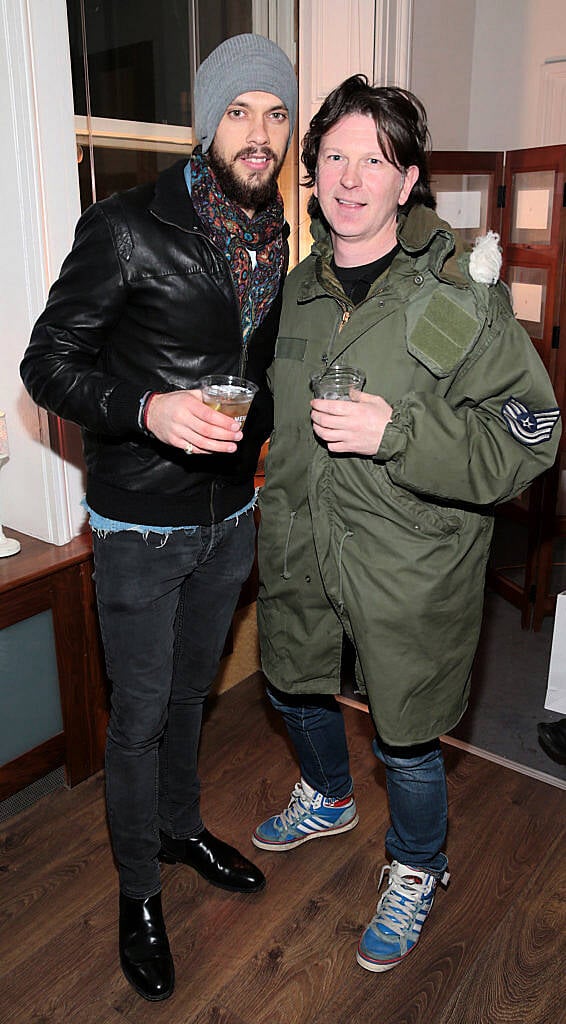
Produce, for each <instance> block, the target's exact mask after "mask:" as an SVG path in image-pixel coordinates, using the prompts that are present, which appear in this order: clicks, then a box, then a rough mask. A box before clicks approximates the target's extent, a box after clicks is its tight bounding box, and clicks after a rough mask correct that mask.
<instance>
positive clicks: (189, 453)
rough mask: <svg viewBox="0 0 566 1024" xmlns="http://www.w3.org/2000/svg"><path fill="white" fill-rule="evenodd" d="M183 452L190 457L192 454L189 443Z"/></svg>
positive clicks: (191, 447)
mask: <svg viewBox="0 0 566 1024" xmlns="http://www.w3.org/2000/svg"><path fill="white" fill-rule="evenodd" d="M184 450H185V455H192V454H193V445H192V444H191V442H190V441H189V443H188V445H186V446H185V449H184Z"/></svg>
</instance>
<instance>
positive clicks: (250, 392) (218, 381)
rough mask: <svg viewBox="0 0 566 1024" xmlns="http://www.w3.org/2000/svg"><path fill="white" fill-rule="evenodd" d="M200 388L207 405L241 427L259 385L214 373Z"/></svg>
mask: <svg viewBox="0 0 566 1024" xmlns="http://www.w3.org/2000/svg"><path fill="white" fill-rule="evenodd" d="M198 387H199V388H200V390H201V391H202V400H203V402H204V403H205V405H209V406H210V408H211V409H216V411H217V412H222V413H224V415H225V416H231V417H232V419H234V420H236V421H237V422H238V423H239V424H240V426H241V427H242V426H243V425H244V422H245V419H246V416H247V415H248V412H249V409H250V405H251V404H252V401H253V397H254V395H255V393H256V391H257V390H258V387H257V384H253V383H252V381H251V380H244V378H243V377H233V376H232V375H231V374H226V373H213V374H210V375H209V376H208V377H203V378H202V380H200V381H199V383H198Z"/></svg>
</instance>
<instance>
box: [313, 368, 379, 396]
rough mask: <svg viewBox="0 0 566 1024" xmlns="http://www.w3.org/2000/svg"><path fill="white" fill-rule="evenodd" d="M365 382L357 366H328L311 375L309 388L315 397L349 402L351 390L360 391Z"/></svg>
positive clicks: (363, 375)
mask: <svg viewBox="0 0 566 1024" xmlns="http://www.w3.org/2000/svg"><path fill="white" fill-rule="evenodd" d="M365 382H366V375H365V373H364V371H363V370H359V369H358V368H357V366H341V365H340V364H339V363H337V364H336V365H335V366H329V367H328V368H327V369H326V370H324V372H323V373H315V374H313V375H312V377H311V390H312V392H313V394H314V397H315V398H331V399H339V400H340V401H342V402H350V401H351V398H350V393H351V392H352V391H361V390H362V389H363V386H364V384H365Z"/></svg>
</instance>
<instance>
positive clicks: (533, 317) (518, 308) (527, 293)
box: [511, 281, 542, 324]
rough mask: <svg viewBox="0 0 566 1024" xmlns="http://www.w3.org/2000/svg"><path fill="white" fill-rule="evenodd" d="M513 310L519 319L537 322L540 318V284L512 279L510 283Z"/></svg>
mask: <svg viewBox="0 0 566 1024" xmlns="http://www.w3.org/2000/svg"><path fill="white" fill-rule="evenodd" d="M511 295H512V297H513V310H514V313H515V316H516V317H518V319H519V320H530V321H531V323H534V324H539V323H540V322H541V319H542V285H541V284H525V282H524V281H513V282H512V284H511Z"/></svg>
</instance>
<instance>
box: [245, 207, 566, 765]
mask: <svg viewBox="0 0 566 1024" xmlns="http://www.w3.org/2000/svg"><path fill="white" fill-rule="evenodd" d="M313 235H314V237H315V244H314V246H313V249H312V252H311V254H310V255H309V256H308V257H307V258H306V259H305V260H303V262H302V263H301V264H300V265H299V266H298V267H296V268H295V270H293V272H292V273H291V274H290V275H289V277H288V279H287V283H286V286H285V294H284V302H283V311H282V316H281V323H280V329H279V337H278V341H277V345H276V350H275V359H274V362H273V364H272V367H271V370H270V374H269V376H270V382H271V387H272V391H273V394H274V401H275V421H274V431H273V435H272V438H271V443H270V448H269V454H268V457H267V460H266V483H265V486H264V487H263V488H262V492H261V497H260V506H261V526H260V540H259V564H260V591H259V599H258V621H259V630H260V643H261V656H262V665H263V670H264V672H265V674H266V676H267V677H268V679H269V680H270V682H271V683H272V684H273V685H274V686H275V687H277V688H278V689H280V690H282V691H284V692H289V693H292V694H295V695H298V694H311V695H312V694H315V693H338V692H339V688H340V662H341V651H342V631H343V629H344V630H345V631H346V633H347V634H348V635H349V637H350V638H351V639H352V640H353V642H354V645H355V649H356V653H357V665H356V673H357V679H358V683H359V686H360V688H361V690H362V691H365V692H367V694H368V698H369V701H370V706H371V710H372V714H373V717H374V720H375V723H376V726H377V729H378V731H379V733H380V735H381V737H382V739H383V740H385V742H386V743H389V744H393V745H400V746H402V745H408V744H413V743H419V742H424V741H427V740H430V739H432V738H433V737H436V736H439V735H440V734H442V733H445V732H447V731H448V730H449V729H451V728H452V727H453V726H454V725H455V724H456V723H457V722H458V720H459V718H460V717H461V715H462V714H463V712H464V710H465V708H466V704H467V699H468V693H469V685H470V674H471V667H472V662H473V658H474V654H475V651H476V646H477V641H478V636H479V631H480V624H481V618H482V606H483V592H484V579H485V567H486V561H487V557H488V551H489V545H490V540H491V535H492V528H493V506H494V505H495V504H496V503H497V502H502V501H505V500H507V499H509V498H511V497H512V496H514V495H517V494H518V493H519V492H521V491H522V490H524V488H526V487H527V486H528V484H529V483H530V482H531V481H532V480H533V479H534V478H535V477H536V476H537V475H538V474H539V473H542V472H543V470H545V469H548V468H549V467H550V466H551V465H552V463H553V461H554V458H555V455H556V451H557V445H558V440H559V436H560V426H559V422H558V420H559V416H558V410H557V409H556V399H555V397H554V394H553V391H552V387H551V384H550V381H549V379H548V376H547V373H546V371H545V369H544V367H543V364H542V362H541V360H540V359H539V356H538V355H537V353H536V351H535V349H534V347H533V345H532V343H531V341H530V339H529V337H528V335H527V334H526V333H525V331H524V330H523V328H522V327H521V326H520V324H519V323H518V322H517V320H516V319H515V318H514V316H513V312H512V308H511V305H510V301H509V295H508V292H507V289H506V287H505V286H504V285H502V284H501V283H498V284H492V285H489V284H483V283H478V282H477V281H475V280H473V278H472V276H471V273H470V256H469V254H467V253H464V251H463V249H462V247H461V245H460V243H459V241H458V240H457V238H456V236H455V234H454V232H453V231H452V229H451V228H450V227H449V225H448V224H446V223H445V222H444V221H441V220H439V218H438V217H437V216H436V214H435V213H433V212H432V211H431V210H429V209H426V208H425V207H422V206H416V207H414V208H413V209H412V210H411V211H410V212H409V214H408V215H407V216H402V217H401V218H400V220H399V226H398V240H399V243H400V250H399V252H398V253H397V255H396V256H395V258H394V260H393V262H392V264H391V266H390V268H389V270H388V272H386V274H384V275H383V276H382V277H381V278H379V279H378V280H377V281H376V282H374V284H373V285H372V287H371V289H370V291H369V294H368V296H367V298H366V299H365V300H364V301H363V302H362V303H360V304H359V305H358V306H356V307H355V308H353V307H352V304H351V303H350V301H349V300H348V299H347V298H346V295H345V294H344V292H343V290H342V288H341V286H340V284H339V282H338V281H337V279H336V277H335V275H334V274H333V272H332V270H331V266H330V261H331V257H332V247H331V242H330V238H329V236H328V234H327V233H326V232H325V230H324V229H323V227H322V225H321V224H320V223H319V222H318V221H314V222H313ZM337 362H339V363H342V364H347V365H353V366H357V367H361V368H362V369H363V370H364V372H365V374H366V378H367V380H366V385H365V391H366V392H368V393H370V394H376V395H381V396H382V397H383V398H384V399H385V400H386V401H387V402H388V403H389V404H390V405H391V406H392V408H393V414H392V419H391V422H390V423H389V424H388V425H387V427H386V430H385V433H384V436H383V440H382V442H381V445H380V447H379V450H378V451H377V453H376V454H375V456H373V457H365V456H359V455H349V454H348V455H340V454H332V453H330V452H329V451H328V449H327V448H326V446H325V444H324V443H322V442H320V441H319V440H318V439H317V438H316V436H315V435H314V433H313V429H312V425H311V420H310V399H311V398H312V393H311V391H310V388H309V381H310V377H311V374H313V373H320V372H321V371H322V370H324V368H325V366H327V365H332V364H334V363H337Z"/></svg>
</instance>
